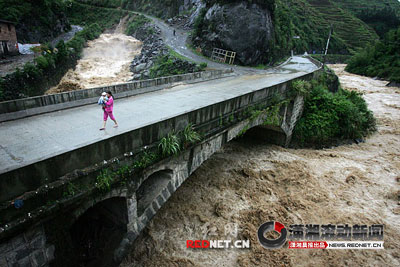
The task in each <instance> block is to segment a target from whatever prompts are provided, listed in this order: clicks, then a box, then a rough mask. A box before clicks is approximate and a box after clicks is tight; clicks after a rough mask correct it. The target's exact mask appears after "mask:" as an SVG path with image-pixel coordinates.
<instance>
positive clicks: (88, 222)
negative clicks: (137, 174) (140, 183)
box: [69, 196, 128, 267]
mask: <svg viewBox="0 0 400 267" xmlns="http://www.w3.org/2000/svg"><path fill="white" fill-rule="evenodd" d="M127 224H128V209H127V200H126V198H125V197H121V196H114V197H111V198H107V199H105V200H103V201H100V202H97V203H96V204H95V205H94V206H92V207H90V208H88V209H87V210H86V211H85V212H84V213H83V214H81V215H80V216H79V217H78V218H77V220H76V221H75V222H74V223H73V224H72V225H71V227H70V228H69V235H70V237H71V243H72V250H73V251H72V252H73V254H74V257H75V258H76V263H77V264H78V265H77V266H97V267H99V266H113V265H114V264H113V253H114V251H115V249H117V248H118V247H119V245H120V243H121V240H122V239H123V237H124V236H125V234H126V232H127Z"/></svg>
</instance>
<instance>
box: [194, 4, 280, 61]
mask: <svg viewBox="0 0 400 267" xmlns="http://www.w3.org/2000/svg"><path fill="white" fill-rule="evenodd" d="M202 23H203V25H202V27H201V32H200V33H199V36H197V38H196V39H194V42H195V44H196V46H199V47H201V48H202V50H203V52H204V53H205V54H206V55H207V56H210V54H211V49H212V48H213V47H218V48H222V49H227V50H233V51H235V52H236V53H237V55H236V59H237V61H238V63H240V64H244V65H254V64H257V63H259V62H262V61H264V60H265V55H266V53H264V52H265V51H268V50H269V49H271V47H270V44H271V39H272V37H273V28H274V26H273V23H272V16H271V12H270V11H269V10H268V9H267V8H266V7H263V6H260V5H259V4H251V3H249V2H247V1H241V2H235V3H228V4H225V5H221V4H218V3H216V4H213V5H212V6H211V7H210V8H209V9H208V10H207V12H206V13H205V15H204V20H203V22H202Z"/></svg>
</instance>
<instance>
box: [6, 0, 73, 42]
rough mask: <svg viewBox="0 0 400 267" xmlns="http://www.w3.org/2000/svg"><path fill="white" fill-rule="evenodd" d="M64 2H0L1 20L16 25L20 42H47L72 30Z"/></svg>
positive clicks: (25, 0) (42, 0)
mask: <svg viewBox="0 0 400 267" xmlns="http://www.w3.org/2000/svg"><path fill="white" fill-rule="evenodd" d="M65 9H66V2H65V1H63V0H52V1H49V0H0V19H4V20H9V21H12V22H15V23H16V30H17V37H18V41H19V42H45V41H49V40H51V39H52V38H54V37H56V36H58V35H59V34H60V33H62V32H64V31H67V30H69V29H70V25H69V22H68V20H67V18H66V16H65V14H64V13H65Z"/></svg>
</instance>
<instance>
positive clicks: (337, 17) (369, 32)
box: [307, 0, 378, 52]
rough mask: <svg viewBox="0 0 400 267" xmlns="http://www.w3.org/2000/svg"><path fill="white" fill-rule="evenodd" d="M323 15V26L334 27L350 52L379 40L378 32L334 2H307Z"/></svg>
mask: <svg viewBox="0 0 400 267" xmlns="http://www.w3.org/2000/svg"><path fill="white" fill-rule="evenodd" d="M307 2H308V3H309V4H310V5H311V7H313V8H314V9H315V10H316V11H318V12H319V13H320V15H321V18H322V19H321V25H325V26H326V27H329V25H330V24H332V25H333V27H334V31H335V33H336V35H337V36H338V37H339V38H340V39H342V40H343V41H344V42H345V43H346V45H347V48H348V50H349V51H350V52H355V51H356V50H358V49H360V48H364V47H365V46H366V45H367V44H368V43H370V42H372V41H374V40H376V39H378V35H377V34H376V32H375V31H374V30H373V29H372V28H370V27H368V26H367V25H366V24H365V23H364V22H363V21H361V20H360V19H358V18H356V17H355V16H353V15H352V14H351V13H350V12H348V11H346V10H344V9H341V8H340V7H339V6H338V5H336V4H335V2H334V1H332V0H307Z"/></svg>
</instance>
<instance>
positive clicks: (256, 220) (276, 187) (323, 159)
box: [121, 65, 400, 267]
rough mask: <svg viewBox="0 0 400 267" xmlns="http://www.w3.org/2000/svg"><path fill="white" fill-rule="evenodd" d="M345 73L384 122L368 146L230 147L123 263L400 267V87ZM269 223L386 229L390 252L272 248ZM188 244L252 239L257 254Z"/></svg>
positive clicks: (186, 187) (178, 195)
mask: <svg viewBox="0 0 400 267" xmlns="http://www.w3.org/2000/svg"><path fill="white" fill-rule="evenodd" d="M344 67H345V65H331V68H333V69H334V70H335V72H336V73H337V74H338V75H339V77H340V81H341V84H342V86H343V87H344V88H347V89H349V90H356V91H358V92H361V93H363V94H364V98H365V99H366V101H367V102H368V104H369V107H370V109H371V110H373V112H374V114H375V116H376V118H377V123H378V131H377V132H376V133H374V134H373V135H371V136H370V137H368V138H367V140H366V142H364V143H360V144H352V145H344V146H340V147H336V148H332V149H323V150H311V149H296V150H295V149H285V148H282V147H278V146H274V145H269V144H266V143H260V142H256V141H252V140H247V139H246V138H244V139H242V140H238V141H233V142H231V143H229V144H227V145H226V146H224V148H223V149H222V150H220V151H219V152H218V153H216V154H214V156H213V157H211V158H210V159H209V160H208V161H206V162H205V163H204V164H203V165H202V166H201V167H200V168H199V169H198V170H197V171H196V172H195V173H194V174H193V175H192V176H191V177H190V178H188V180H187V181H186V182H185V183H184V184H183V185H182V186H181V187H180V188H179V189H178V190H177V191H176V192H175V193H174V194H173V196H172V197H171V198H170V199H169V201H168V202H167V203H166V204H165V205H164V207H162V208H161V210H160V211H159V212H158V214H157V215H156V216H155V217H154V218H153V220H152V222H151V223H150V224H149V226H148V227H147V228H145V230H144V232H143V233H142V234H141V236H140V237H139V238H138V239H137V240H136V241H135V244H134V246H133V250H132V251H131V253H130V254H129V255H128V257H127V258H126V259H125V261H124V262H123V263H122V264H121V266H123V267H126V266H311V265H313V266H400V206H399V199H398V198H399V185H400V89H399V88H394V87H386V86H385V85H386V83H387V82H384V81H377V80H373V79H371V78H367V77H362V76H357V75H353V74H349V73H347V72H344ZM267 221H280V222H282V223H283V224H285V225H287V226H288V225H289V224H311V223H313V224H328V223H332V224H349V225H354V224H366V225H371V224H384V225H385V229H384V242H385V243H384V247H385V249H383V250H318V249H315V250H290V249H287V248H281V249H277V250H267V249H264V248H263V247H261V246H260V245H259V243H258V240H257V237H256V233H257V229H258V227H259V226H260V225H261V224H262V223H264V222H267ZM188 239H192V240H195V239H208V240H216V239H223V240H225V239H228V240H236V239H246V240H247V239H248V240H250V242H251V248H250V249H211V250H210V249H188V248H186V240H188ZM286 246H287V245H286Z"/></svg>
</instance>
